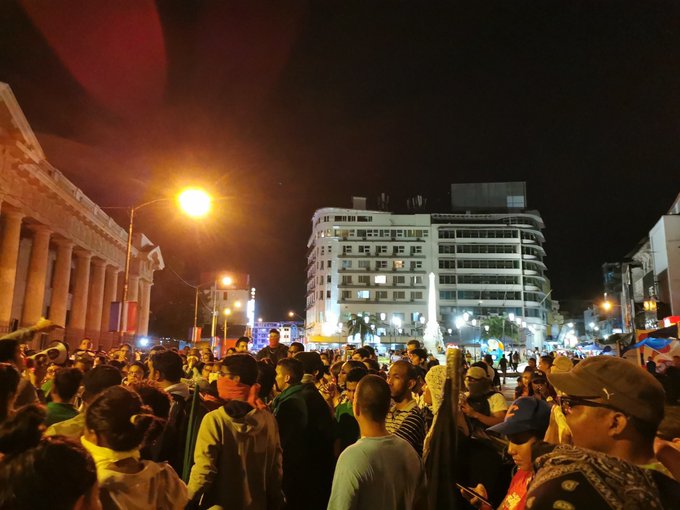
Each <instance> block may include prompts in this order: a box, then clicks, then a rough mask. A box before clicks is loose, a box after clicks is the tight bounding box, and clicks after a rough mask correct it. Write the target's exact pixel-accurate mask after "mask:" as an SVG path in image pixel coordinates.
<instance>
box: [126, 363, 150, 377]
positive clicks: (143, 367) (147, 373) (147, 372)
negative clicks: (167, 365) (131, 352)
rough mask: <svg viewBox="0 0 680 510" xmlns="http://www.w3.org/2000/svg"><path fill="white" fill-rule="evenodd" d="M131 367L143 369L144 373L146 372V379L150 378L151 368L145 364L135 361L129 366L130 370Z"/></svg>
mask: <svg viewBox="0 0 680 510" xmlns="http://www.w3.org/2000/svg"><path fill="white" fill-rule="evenodd" d="M131 367H139V368H141V369H142V371H143V372H144V377H148V376H149V367H147V366H146V365H145V364H144V363H142V362H141V361H133V362H132V363H130V364H129V365H128V370H130V368H131Z"/></svg>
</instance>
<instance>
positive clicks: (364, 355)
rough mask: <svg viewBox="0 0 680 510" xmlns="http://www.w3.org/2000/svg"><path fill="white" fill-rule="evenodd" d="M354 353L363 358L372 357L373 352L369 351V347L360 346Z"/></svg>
mask: <svg viewBox="0 0 680 510" xmlns="http://www.w3.org/2000/svg"><path fill="white" fill-rule="evenodd" d="M354 354H358V355H359V356H360V357H361V359H362V360H364V359H366V358H370V357H371V353H370V352H368V349H366V347H359V348H358V349H357V350H356V351H354Z"/></svg>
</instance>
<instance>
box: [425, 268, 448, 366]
mask: <svg viewBox="0 0 680 510" xmlns="http://www.w3.org/2000/svg"><path fill="white" fill-rule="evenodd" d="M429 279H430V282H429V288H428V292H427V324H426V325H425V334H424V335H423V343H424V344H425V348H426V349H427V350H428V352H430V353H432V354H434V355H435V356H436V355H437V354H439V352H440V349H441V352H443V350H444V342H443V337H442V332H441V329H440V328H439V322H437V294H436V292H437V291H436V289H435V284H434V273H430V276H429Z"/></svg>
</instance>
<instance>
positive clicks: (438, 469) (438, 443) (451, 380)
mask: <svg viewBox="0 0 680 510" xmlns="http://www.w3.org/2000/svg"><path fill="white" fill-rule="evenodd" d="M462 361H463V357H462V353H461V351H460V349H449V350H448V351H447V353H446V368H447V370H446V383H445V384H444V395H443V400H442V405H441V407H440V408H439V412H438V413H437V416H436V417H435V421H434V423H433V424H432V437H431V439H430V448H429V450H428V452H427V456H426V457H425V459H424V461H425V472H426V473H427V480H428V500H429V508H430V509H437V510H458V509H460V508H463V506H462V500H461V496H460V495H459V493H458V490H457V489H456V485H455V483H456V481H457V480H459V476H458V473H457V469H456V453H457V448H458V428H457V426H456V424H457V422H458V413H459V407H458V396H459V395H460V380H461V368H462Z"/></svg>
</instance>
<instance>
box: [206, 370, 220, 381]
mask: <svg viewBox="0 0 680 510" xmlns="http://www.w3.org/2000/svg"><path fill="white" fill-rule="evenodd" d="M219 378H220V374H216V373H214V372H212V373H210V374H208V382H210V383H211V382H213V381H217V380H218V379H219Z"/></svg>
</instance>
